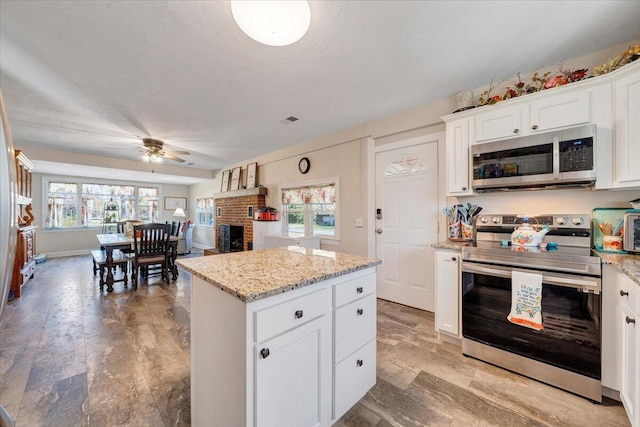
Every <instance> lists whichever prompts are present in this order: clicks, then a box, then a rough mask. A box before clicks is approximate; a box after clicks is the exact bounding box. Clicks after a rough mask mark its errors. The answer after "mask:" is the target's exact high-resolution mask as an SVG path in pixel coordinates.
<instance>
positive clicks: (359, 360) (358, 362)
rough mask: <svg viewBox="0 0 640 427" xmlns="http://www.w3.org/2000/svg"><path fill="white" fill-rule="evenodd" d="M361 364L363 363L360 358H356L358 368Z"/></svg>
mask: <svg viewBox="0 0 640 427" xmlns="http://www.w3.org/2000/svg"><path fill="white" fill-rule="evenodd" d="M362 364H363V362H362V359H358V361H357V362H356V365H358V368H359V367H360V366H362Z"/></svg>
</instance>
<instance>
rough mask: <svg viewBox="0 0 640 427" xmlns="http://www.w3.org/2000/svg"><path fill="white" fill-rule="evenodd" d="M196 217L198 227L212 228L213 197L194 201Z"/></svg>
mask: <svg viewBox="0 0 640 427" xmlns="http://www.w3.org/2000/svg"><path fill="white" fill-rule="evenodd" d="M196 217H197V221H198V225H208V226H211V227H213V224H214V220H213V197H207V198H204V199H196Z"/></svg>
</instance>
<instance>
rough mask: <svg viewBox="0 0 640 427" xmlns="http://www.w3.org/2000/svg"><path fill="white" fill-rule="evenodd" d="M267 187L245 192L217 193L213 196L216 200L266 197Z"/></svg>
mask: <svg viewBox="0 0 640 427" xmlns="http://www.w3.org/2000/svg"><path fill="white" fill-rule="evenodd" d="M266 195H267V187H255V188H247V189H245V190H236V191H225V192H224V193H215V194H214V195H213V198H214V200H216V199H229V198H231V197H245V196H266Z"/></svg>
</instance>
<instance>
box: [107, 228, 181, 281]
mask: <svg viewBox="0 0 640 427" xmlns="http://www.w3.org/2000/svg"><path fill="white" fill-rule="evenodd" d="M96 238H97V239H98V243H100V247H103V248H104V251H105V262H106V268H107V280H106V283H107V292H113V283H114V282H115V280H114V278H113V250H114V249H115V248H117V247H122V246H125V245H130V246H132V245H133V243H134V240H133V236H127V235H126V234H124V233H108V234H97V235H96ZM178 240H179V238H178V237H177V236H170V237H169V247H168V248H167V250H168V251H169V271H170V272H171V276H172V280H176V279H177V278H178V266H177V265H176V258H177V257H178ZM132 274H133V273H132Z"/></svg>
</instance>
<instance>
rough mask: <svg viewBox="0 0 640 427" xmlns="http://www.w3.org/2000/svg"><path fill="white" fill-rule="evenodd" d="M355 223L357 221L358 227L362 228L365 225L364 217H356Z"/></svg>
mask: <svg viewBox="0 0 640 427" xmlns="http://www.w3.org/2000/svg"><path fill="white" fill-rule="evenodd" d="M355 223H356V227H358V228H362V227H363V225H362V218H356V221H355Z"/></svg>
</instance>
